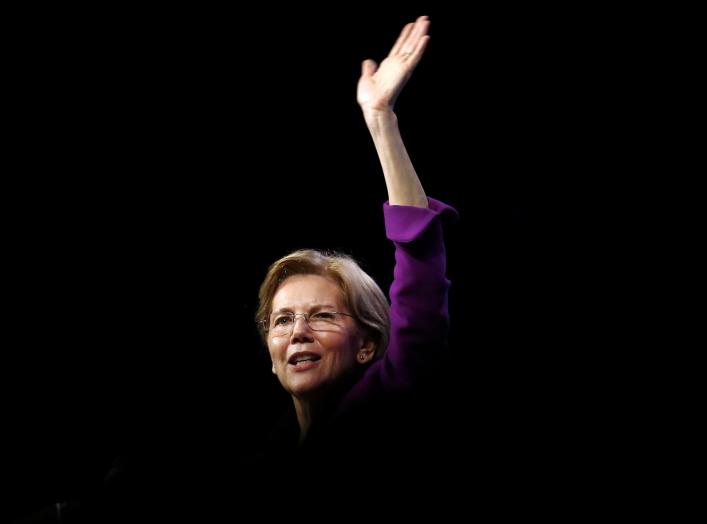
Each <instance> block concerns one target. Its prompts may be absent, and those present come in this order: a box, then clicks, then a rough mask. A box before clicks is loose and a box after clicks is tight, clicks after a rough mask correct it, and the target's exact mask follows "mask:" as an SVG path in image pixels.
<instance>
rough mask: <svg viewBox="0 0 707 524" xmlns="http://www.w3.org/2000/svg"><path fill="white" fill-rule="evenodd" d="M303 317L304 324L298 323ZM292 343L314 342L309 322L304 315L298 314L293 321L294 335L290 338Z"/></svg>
mask: <svg viewBox="0 0 707 524" xmlns="http://www.w3.org/2000/svg"><path fill="white" fill-rule="evenodd" d="M300 317H302V322H298V320H299V318H300ZM290 338H291V339H292V342H302V341H311V340H312V330H311V328H310V327H309V322H308V321H307V317H305V316H304V313H297V314H296V315H295V317H294V318H293V319H292V335H291V336H290Z"/></svg>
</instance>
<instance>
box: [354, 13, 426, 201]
mask: <svg viewBox="0 0 707 524" xmlns="http://www.w3.org/2000/svg"><path fill="white" fill-rule="evenodd" d="M429 26H430V21H429V19H428V18H427V17H426V16H421V17H419V18H418V19H417V20H416V21H415V22H414V23H409V24H407V25H406V26H405V27H404V28H403V30H402V31H401V33H400V36H399V37H398V39H397V41H396V42H395V45H393V48H392V49H391V50H390V53H388V56H387V57H386V58H385V59H384V60H383V61H382V62H381V63H380V66H379V65H378V64H376V63H375V62H374V61H373V60H370V59H368V60H364V62H363V64H362V68H361V69H362V71H361V78H360V79H359V81H358V90H357V101H358V104H359V105H360V106H361V110H362V111H363V116H364V118H365V120H366V125H367V126H368V130H369V131H370V133H371V137H372V138H373V143H374V144H375V147H376V151H377V153H378V158H379V159H380V163H381V167H382V168H383V176H384V177H385V184H386V187H387V189H388V202H389V203H390V204H391V205H397V206H415V207H425V208H426V207H428V202H427V196H426V195H425V191H424V190H423V188H422V184H421V183H420V179H419V178H418V177H417V173H416V172H415V168H414V167H413V165H412V162H411V161H410V157H409V156H408V153H407V150H406V149H405V145H404V144H403V139H402V137H401V136H400V130H399V129H398V119H397V117H396V116H395V113H394V112H393V106H394V105H395V100H396V99H397V97H398V95H399V94H400V92H401V91H402V88H403V86H404V85H405V83H406V82H407V81H408V79H409V78H410V76H411V75H412V72H413V71H414V69H415V66H417V63H418V62H419V61H420V58H422V55H423V53H424V52H425V48H426V47H427V42H428V41H429V39H430V37H429V35H428V34H427V31H428V29H429Z"/></svg>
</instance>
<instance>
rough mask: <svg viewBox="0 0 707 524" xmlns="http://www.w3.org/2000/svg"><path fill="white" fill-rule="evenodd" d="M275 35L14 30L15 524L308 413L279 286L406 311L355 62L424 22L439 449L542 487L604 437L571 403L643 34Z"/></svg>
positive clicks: (416, 109) (534, 23)
mask: <svg viewBox="0 0 707 524" xmlns="http://www.w3.org/2000/svg"><path fill="white" fill-rule="evenodd" d="M262 11H265V10H261V11H260V12H257V13H254V12H242V13H232V12H218V11H207V10H206V9H200V10H199V11H198V12H195V11H191V10H181V11H177V10H176V9H175V8H170V10H167V11H161V12H137V11H130V12H128V11H115V12H106V11H101V12H97V11H96V12H85V11H83V12H76V13H68V12H66V11H62V12H56V13H48V12H41V13H39V12H38V13H32V14H29V15H23V16H22V17H20V18H18V20H17V23H18V26H19V27H20V28H21V30H20V31H19V33H20V34H19V35H18V37H17V40H16V43H15V44H14V45H15V46H16V49H17V53H16V56H17V57H18V59H17V63H16V64H15V65H16V66H17V71H18V73H17V75H16V76H15V78H14V79H13V85H14V86H15V87H16V88H17V90H18V95H17V98H16V100H14V102H15V109H17V110H18V111H19V112H20V113H21V114H22V118H21V119H20V120H19V121H18V122H17V124H16V130H15V133H14V136H15V140H16V141H17V144H18V148H17V153H19V158H20V159H21V161H20V162H18V163H17V164H15V166H14V168H13V170H12V171H13V175H12V176H11V177H7V180H6V182H5V183H6V185H7V188H6V191H5V193H4V199H5V200H6V204H7V205H6V209H7V210H8V221H7V222H6V227H5V233H4V250H3V251H4V259H5V263H6V264H7V265H6V268H7V269H6V272H5V279H4V280H5V287H6V288H7V291H8V293H7V294H6V297H7V300H8V303H7V309H6V325H7V328H8V329H7V331H6V336H5V343H4V353H5V355H6V365H5V366H3V368H4V372H5V373H7V374H8V376H7V381H6V382H5V384H7V386H6V388H7V393H6V395H5V403H6V405H7V410H6V413H7V419H6V420H7V425H6V428H7V429H6V433H7V435H8V437H9V438H8V444H7V445H6V447H5V449H6V451H5V453H6V454H7V457H6V464H7V467H5V468H3V472H4V473H3V474H4V475H6V476H7V479H8V482H9V485H11V486H12V491H11V492H10V494H9V500H10V501H11V502H10V503H9V506H6V507H9V508H10V509H8V512H9V513H11V514H17V513H22V512H23V511H25V510H27V509H28V508H36V507H41V506H42V505H44V504H46V503H51V502H53V501H55V500H64V499H67V498H71V497H74V496H80V495H81V493H82V492H83V491H82V490H84V489H85V486H86V485H87V484H90V483H92V482H94V481H95V480H94V479H96V478H98V477H100V474H101V472H103V471H105V468H106V467H107V464H109V463H110V461H111V460H112V458H113V457H115V456H116V455H118V454H120V453H122V452H124V450H125V449H129V448H130V447H131V446H136V445H137V446H140V445H142V444H144V443H145V442H149V443H150V445H155V446H157V447H159V448H160V449H162V450H164V451H165V452H167V453H174V454H175V456H176V457H179V456H182V455H184V454H186V455H197V454H200V453H203V452H204V449H205V448H207V449H208V452H207V454H208V455H209V459H210V460H211V459H213V460H216V461H218V460H219V456H220V455H219V454H220V453H223V457H225V456H226V455H228V454H229V452H230V451H229V450H232V449H234V448H240V450H242V449H246V447H247V446H248V445H250V444H252V443H253V442H256V441H258V439H260V438H261V437H262V435H263V434H264V432H265V431H266V429H267V428H268V427H269V426H270V424H271V423H272V422H273V420H274V419H275V418H276V417H277V414H278V412H279V410H280V408H281V407H282V406H283V405H284V403H285V402H287V401H288V400H287V398H285V397H284V394H283V393H281V392H280V391H279V389H278V385H277V384H276V382H275V379H274V377H273V376H272V375H271V373H270V369H269V365H268V358H267V354H266V352H265V349H264V348H263V347H262V345H261V343H260V341H259V339H258V336H257V332H256V330H255V327H254V324H253V315H254V312H255V309H256V306H257V304H256V297H257V288H258V285H259V283H260V280H261V279H262V277H263V276H264V274H265V271H266V269H267V266H268V265H269V263H271V262H272V261H273V260H275V259H276V258H278V257H280V256H282V255H284V254H286V253H288V252H289V251H291V250H293V249H296V248H302V247H315V248H333V249H339V250H343V251H345V252H348V253H351V254H353V255H354V256H355V257H356V258H357V259H359V260H360V261H361V263H362V265H363V266H364V268H365V269H367V270H368V271H369V272H370V274H371V275H372V276H373V277H374V278H376V280H377V281H378V282H379V283H380V284H381V286H382V287H383V289H387V287H388V286H389V284H390V281H391V271H392V247H391V246H390V245H389V244H388V242H387V241H386V240H385V237H384V231H383V225H382V224H383V223H382V211H381V204H382V202H383V201H384V200H385V199H386V193H385V186H384V183H383V179H382V173H381V171H380V167H379V165H378V161H377V157H376V154H375V150H374V148H373V144H372V142H371V140H370V138H369V136H368V134H367V130H366V128H365V125H364V122H363V119H362V118H361V115H360V111H359V109H358V107H357V105H356V101H355V87H356V81H357V79H358V75H359V71H360V63H361V61H362V60H363V59H364V58H369V57H370V58H374V59H376V60H377V61H380V60H381V59H382V58H383V57H384V56H385V54H386V53H387V51H388V49H389V48H390V46H391V45H392V43H393V42H394V40H395V38H396V36H397V34H398V32H399V30H400V28H401V27H402V25H403V24H404V23H406V22H407V21H411V20H413V19H414V18H415V16H417V15H419V14H427V15H429V16H430V17H431V20H432V26H431V35H432V39H431V42H430V45H429V48H428V50H427V52H426V54H425V56H424V58H423V60H422V62H421V63H420V65H419V67H418V69H417V70H416V71H415V74H414V75H413V77H412V79H411V80H410V82H409V84H408V85H407V86H406V87H405V89H404V91H403V94H402V95H401V97H400V99H399V100H398V103H397V106H396V112H397V114H398V117H399V122H400V127H401V131H402V134H403V138H404V140H405V142H406V145H407V147H408V149H409V151H410V155H411V157H412V160H413V163H414V165H415V167H416V169H417V171H418V174H419V175H420V178H421V180H422V182H423V185H424V187H425V189H426V190H427V193H428V194H429V195H430V196H433V197H436V198H439V199H441V200H443V201H445V202H447V203H449V204H451V205H452V206H454V207H455V208H456V209H458V210H459V212H460V215H461V221H460V222H459V223H458V224H457V225H454V226H452V227H450V228H449V229H448V231H447V245H448V255H449V265H448V269H449V276H450V279H451V280H452V282H453V287H452V291H451V313H452V340H451V342H452V344H451V346H452V353H453V354H452V361H453V363H451V364H450V366H449V370H448V376H445V377H444V379H440V392H441V393H440V395H439V398H438V399H435V403H436V406H437V407H438V408H439V414H438V415H436V416H435V417H434V419H435V423H436V424H439V432H440V433H441V434H442V435H443V439H445V438H449V442H450V443H454V445H456V450H457V451H459V455H458V456H459V457H460V461H461V462H462V463H464V461H465V460H470V461H471V459H470V458H469V457H478V456H481V457H488V456H489V455H491V456H493V457H495V458H494V459H493V460H500V461H501V462H502V463H503V464H506V465H508V464H511V463H513V464H518V463H521V464H526V465H528V468H530V469H533V468H535V469H536V470H537V469H542V468H540V467H539V464H540V462H541V461H542V459H541V458H540V457H547V456H548V454H549V455H550V456H555V457H556V456H557V455H556V453H564V450H566V449H569V448H572V447H573V444H571V443H572V442H574V440H573V439H574V437H575V436H576V435H579V434H580V433H583V434H585V435H586V433H585V431H587V430H588V428H580V427H579V426H578V425H577V420H576V418H575V416H576V413H577V412H578V411H581V410H582V409H583V406H584V402H585V400H586V399H585V395H591V392H587V391H584V390H581V391H578V388H577V385H576V381H577V380H579V379H584V378H586V377H585V374H586V371H584V369H585V368H587V367H589V366H591V365H592V362H591V361H592V359H593V358H596V357H595V356H593V355H595V354H594V353H592V352H590V351H589V348H590V347H591V346H592V343H593V337H594V335H593V331H592V325H591V324H592V322H594V320H592V321H590V322H588V323H586V322H585V321H586V318H587V316H586V314H587V311H588V310H592V308H593V304H594V302H592V300H591V299H589V298H588V297H589V290H590V289H591V288H592V287H593V286H594V285H595V284H596V283H597V281H598V280H599V279H600V275H601V274H602V271H603V270H604V268H605V267H606V265H608V264H609V263H610V255H609V254H608V251H607V249H606V248H602V249H597V245H598V244H599V243H600V242H599V239H598V238H596V237H597V235H598V233H597V232H595V230H593V229H592V228H591V227H588V226H593V225H603V224H605V221H606V220H608V219H607V218H606V217H607V215H608V213H609V210H608V208H609V207H610V206H611V201H612V198H613V197H612V193H613V191H612V188H613V189H620V187H621V186H623V185H624V184H625V183H626V182H625V180H624V179H621V178H617V177H616V172H617V170H620V169H621V168H622V164H621V162H622V161H621V160H619V161H618V162H617V161H616V157H615V153H616V152H617V151H618V150H625V149H626V148H627V147H628V148H630V147H631V145H630V140H629V138H628V137H627V135H626V134H625V133H624V131H625V128H626V127H627V124H626V119H628V118H630V117H632V116H633V115H634V108H633V107H632V105H631V104H632V102H631V100H632V98H631V95H632V90H633V89H634V88H633V87H632V84H629V83H628V82H626V79H627V77H628V76H630V74H631V68H632V67H636V65H635V64H636V63H640V60H641V54H640V53H639V52H638V51H636V50H635V49H634V48H633V47H632V45H631V43H630V42H628V41H625V40H624V38H623V37H622V36H621V35H622V33H621V29H622V27H623V26H622V23H623V22H622V21H621V20H617V19H614V18H613V16H611V15H612V13H607V12H589V11H580V10H579V9H578V10H576V11H572V12H569V11H568V12H560V13H558V12H557V11H553V12H549V11H547V12H546V11H542V10H537V9H536V8H532V9H531V8H528V7H526V8H522V9H521V10H515V9H511V8H510V7H504V8H500V7H499V8H495V9H491V8H488V7H486V8H478V7H477V8H472V9H471V11H469V12H468V13H467V14H466V15H464V16H461V14H460V13H458V12H456V11H453V10H443V9H436V10H435V9H427V8H425V9H418V8H416V7H413V6H409V7H407V8H406V9H401V10H397V9H396V10H394V9H392V8H391V9H386V10H383V11H381V9H380V8H379V9H377V10H375V11H374V10H367V9H365V8H362V7H361V6H357V7H355V8H354V7H352V8H351V9H348V10H347V9H340V10H337V11H336V12H334V10H332V11H331V12H330V11H327V10H318V11H314V10H309V11H308V10H306V9H304V10H302V9H294V8H291V9H287V8H285V9H281V8H278V9H276V10H274V11H273V12H268V13H265V12H262ZM600 194H601V195H602V197H603V198H602V200H601V203H600V201H599V199H598V198H596V197H597V196H598V195H600ZM607 196H608V199H607V198H606V197H607ZM602 240H608V241H609V242H612V241H616V239H615V237H612V238H610V239H602ZM578 297H580V298H579V299H578ZM583 297H587V300H584V298H583ZM603 320H607V319H602V318H601V316H599V319H598V320H596V321H597V322H602V321H603ZM568 392H571V393H572V394H568ZM565 422H566V424H565ZM469 424H470V425H471V427H472V428H473V430H472V432H471V433H470V434H469V436H468V437H467V434H466V433H463V435H464V436H463V437H460V434H459V432H460V431H461V429H460V428H461V427H466V426H467V425H469ZM580 425H581V424H580ZM560 426H561V427H562V430H561V431H559V432H558V431H555V430H556V429H558V427H560ZM447 434H448V435H447ZM472 434H473V437H472ZM557 450H560V451H557ZM175 460H180V459H179V458H176V459H175ZM489 460H490V459H489ZM559 462H560V461H555V462H554V464H555V466H556V467H558V468H560V466H557V465H558V463H559ZM563 467H564V466H563ZM528 468H525V467H521V468H520V470H522V471H525V472H527V471H528ZM560 469H561V468H560ZM8 482H6V483H5V485H8Z"/></svg>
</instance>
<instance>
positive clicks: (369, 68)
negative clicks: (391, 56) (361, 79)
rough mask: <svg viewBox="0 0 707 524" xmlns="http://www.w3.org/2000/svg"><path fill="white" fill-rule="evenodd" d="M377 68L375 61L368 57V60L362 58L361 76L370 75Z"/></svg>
mask: <svg viewBox="0 0 707 524" xmlns="http://www.w3.org/2000/svg"><path fill="white" fill-rule="evenodd" d="M377 69H378V64H376V63H375V61H373V60H371V59H370V58H369V59H368V60H364V61H363V63H362V64H361V76H371V75H372V74H373V73H375V72H376V70H377Z"/></svg>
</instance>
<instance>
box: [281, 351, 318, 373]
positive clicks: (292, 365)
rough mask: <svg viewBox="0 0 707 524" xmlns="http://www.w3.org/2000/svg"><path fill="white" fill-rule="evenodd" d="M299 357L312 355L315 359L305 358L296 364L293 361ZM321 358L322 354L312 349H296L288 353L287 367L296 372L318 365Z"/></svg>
mask: <svg viewBox="0 0 707 524" xmlns="http://www.w3.org/2000/svg"><path fill="white" fill-rule="evenodd" d="M300 357H314V359H315V360H307V361H305V362H300V363H299V364H296V363H295V361H296V360H297V359H298V358H300ZM321 359H322V356H321V355H320V354H318V353H314V352H313V351H298V352H296V353H293V354H292V355H290V358H288V359H287V367H288V368H290V369H292V370H294V371H297V372H300V371H308V370H310V369H312V368H315V367H317V366H319V363H320V362H321Z"/></svg>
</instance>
